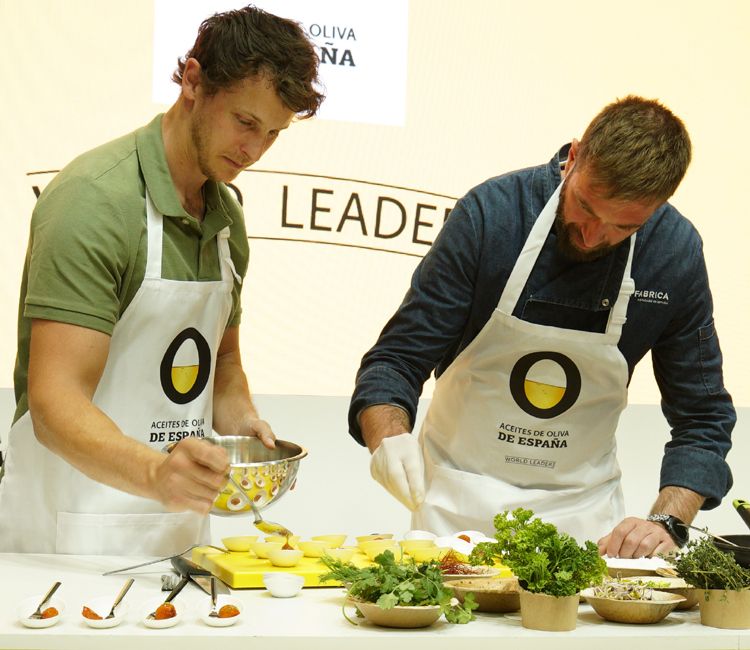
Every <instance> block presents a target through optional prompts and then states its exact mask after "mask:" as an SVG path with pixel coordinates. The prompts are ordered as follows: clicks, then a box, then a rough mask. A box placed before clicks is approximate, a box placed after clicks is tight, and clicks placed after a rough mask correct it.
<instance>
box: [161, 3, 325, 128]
mask: <svg viewBox="0 0 750 650" xmlns="http://www.w3.org/2000/svg"><path fill="white" fill-rule="evenodd" d="M188 58H194V59H196V60H197V61H198V63H200V64H201V74H202V76H203V82H204V84H205V87H206V92H207V93H208V94H209V95H212V94H215V93H216V92H217V91H219V90H222V89H226V88H229V87H231V86H233V85H234V84H236V83H238V82H240V81H242V80H243V79H246V78H248V77H256V76H258V75H259V74H263V75H265V76H267V77H268V79H269V81H270V82H271V83H272V84H273V86H274V88H275V89H276V92H277V93H278V95H279V98H280V99H281V101H282V102H284V104H285V105H286V106H287V108H289V109H290V110H292V111H294V112H295V113H297V114H298V116H300V117H301V118H303V119H304V118H308V117H312V116H313V115H315V113H316V112H317V110H318V108H319V107H320V104H321V102H322V101H323V98H324V95H323V94H322V93H321V92H319V91H318V90H317V89H316V87H315V86H316V84H318V63H319V59H318V55H317V54H316V52H315V49H314V48H313V45H312V43H311V42H310V41H309V40H308V38H307V37H306V36H305V33H304V31H303V30H302V27H301V26H300V24H299V23H297V22H295V21H293V20H288V19H286V18H280V17H279V16H274V15H273V14H270V13H268V12H266V11H263V10H262V9H258V8H257V7H254V6H253V5H248V6H247V7H244V8H242V9H236V10H233V11H227V12H224V13H219V14H214V15H213V16H211V17H210V18H206V20H204V21H203V22H202V23H201V26H200V28H199V29H198V37H197V38H196V40H195V44H194V45H193V47H192V48H191V49H190V51H189V52H188V53H187V54H186V55H185V56H184V57H182V58H180V59H178V60H177V70H175V72H174V74H173V75H172V81H174V82H175V83H177V84H182V74H183V72H184V70H185V61H186V60H187V59H188Z"/></svg>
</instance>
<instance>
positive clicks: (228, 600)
mask: <svg viewBox="0 0 750 650" xmlns="http://www.w3.org/2000/svg"><path fill="white" fill-rule="evenodd" d="M224 605H234V606H235V607H236V608H237V609H239V610H240V613H239V614H237V616H232V617H231V618H218V617H216V616H209V615H208V614H209V612H210V611H211V600H210V599H209V600H207V602H206V603H205V604H204V605H202V606H201V608H200V609H199V610H198V613H199V615H200V619H201V620H202V621H203V622H204V623H205V624H206V625H210V626H211V627H229V626H230V625H234V624H235V623H238V622H239V620H240V619H241V618H242V603H240V601H239V600H237V599H236V598H233V597H232V596H228V595H221V596H217V597H216V610H217V611H218V610H220V609H221V608H222V607H224Z"/></svg>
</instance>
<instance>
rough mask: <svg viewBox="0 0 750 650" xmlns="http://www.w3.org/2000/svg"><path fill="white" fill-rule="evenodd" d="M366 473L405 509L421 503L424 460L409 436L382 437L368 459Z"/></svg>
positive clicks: (415, 442)
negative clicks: (368, 465)
mask: <svg viewBox="0 0 750 650" xmlns="http://www.w3.org/2000/svg"><path fill="white" fill-rule="evenodd" d="M370 474H372V477H373V478H374V479H375V480H376V481H377V482H378V483H380V484H381V485H382V486H383V487H384V488H385V489H386V490H388V491H389V492H390V493H391V494H392V495H393V496H394V497H396V498H397V499H398V500H399V501H400V502H401V503H403V504H404V505H405V506H406V507H407V508H409V510H416V509H417V508H418V507H419V506H420V505H421V503H422V501H424V492H425V490H424V459H423V457H422V450H421V449H420V448H419V443H418V442H417V439H416V437H415V436H413V435H412V434H410V433H402V434H400V435H395V436H390V437H387V438H383V440H382V441H381V442H380V445H379V446H378V447H377V449H375V451H374V452H373V454H372V458H371V459H370Z"/></svg>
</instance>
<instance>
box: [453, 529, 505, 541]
mask: <svg viewBox="0 0 750 650" xmlns="http://www.w3.org/2000/svg"><path fill="white" fill-rule="evenodd" d="M453 537H457V538H459V539H461V538H463V537H468V538H469V540H468V541H469V543H470V544H476V543H477V541H478V540H479V539H486V538H487V535H485V534H484V533H483V532H481V531H479V530H459V531H458V532H457V533H453ZM463 541H466V540H463ZM492 541H495V540H492Z"/></svg>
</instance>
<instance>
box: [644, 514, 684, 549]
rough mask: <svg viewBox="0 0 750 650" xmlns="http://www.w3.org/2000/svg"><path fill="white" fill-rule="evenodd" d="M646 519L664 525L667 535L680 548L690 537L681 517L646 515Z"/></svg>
mask: <svg viewBox="0 0 750 650" xmlns="http://www.w3.org/2000/svg"><path fill="white" fill-rule="evenodd" d="M646 521H655V522H657V523H659V524H661V525H662V526H664V528H666V529H667V532H668V533H669V536H670V537H671V538H672V539H673V540H674V543H675V544H677V546H679V547H680V548H682V547H683V546H685V544H687V542H688V539H690V536H689V534H688V527H687V526H686V525H685V523H684V522H683V521H682V520H681V519H678V518H677V517H675V516H673V515H664V514H657V515H649V516H648V517H646Z"/></svg>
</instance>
